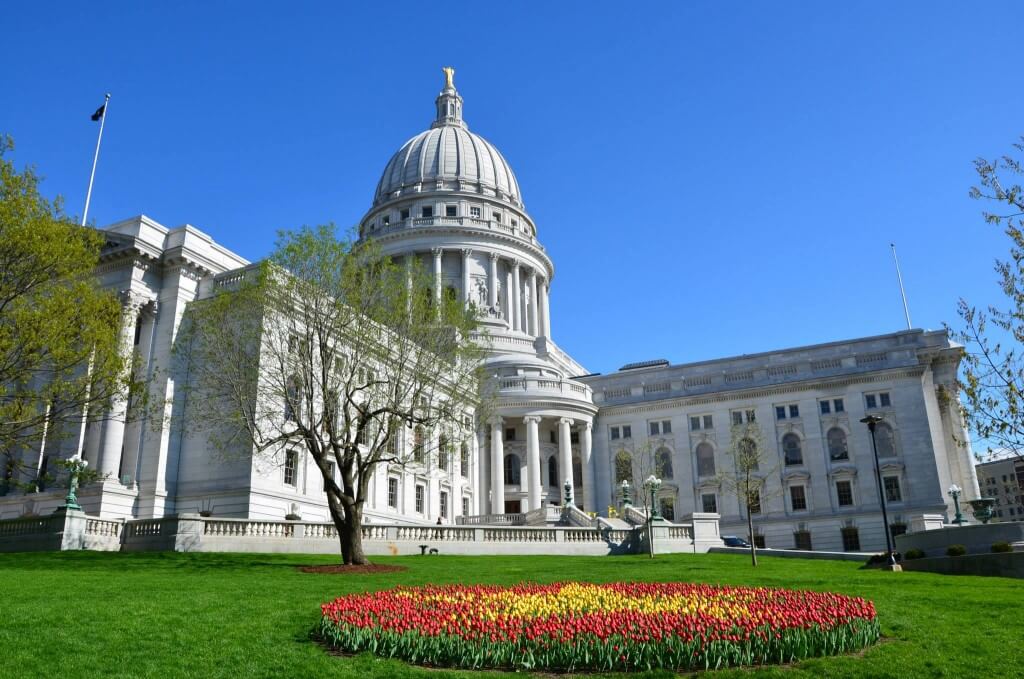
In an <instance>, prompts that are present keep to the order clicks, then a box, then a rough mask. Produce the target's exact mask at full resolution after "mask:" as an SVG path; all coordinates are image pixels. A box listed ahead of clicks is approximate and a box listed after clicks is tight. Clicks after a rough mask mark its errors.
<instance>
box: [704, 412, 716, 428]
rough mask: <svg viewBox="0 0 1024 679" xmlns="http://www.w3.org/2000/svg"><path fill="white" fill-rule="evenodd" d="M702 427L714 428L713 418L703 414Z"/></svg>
mask: <svg viewBox="0 0 1024 679" xmlns="http://www.w3.org/2000/svg"><path fill="white" fill-rule="evenodd" d="M704 428H705V429H714V428H715V425H714V423H713V420H712V419H711V416H710V415H705V416H704Z"/></svg>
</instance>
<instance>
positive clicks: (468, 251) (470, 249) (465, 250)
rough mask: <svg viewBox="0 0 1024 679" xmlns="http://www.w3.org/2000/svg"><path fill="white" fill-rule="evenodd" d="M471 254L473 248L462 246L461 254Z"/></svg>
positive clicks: (467, 255)
mask: <svg viewBox="0 0 1024 679" xmlns="http://www.w3.org/2000/svg"><path fill="white" fill-rule="evenodd" d="M472 255H473V248H462V256H463V257H470V256H472Z"/></svg>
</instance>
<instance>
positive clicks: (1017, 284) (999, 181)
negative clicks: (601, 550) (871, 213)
mask: <svg viewBox="0 0 1024 679" xmlns="http://www.w3.org/2000/svg"><path fill="white" fill-rule="evenodd" d="M1013 147H1014V149H1016V151H1017V152H1018V153H1019V152H1024V137H1022V138H1021V141H1020V142H1018V143H1016V144H1014V145H1013ZM974 169H975V171H976V172H977V174H978V184H977V186H973V187H972V188H971V191H970V196H971V198H974V199H975V200H981V201H985V202H986V203H987V204H990V205H992V207H991V208H988V207H986V209H985V210H984V211H983V213H982V214H983V216H984V219H985V222H986V223H988V224H991V225H994V226H999V227H1002V229H1003V232H1004V233H1005V234H1006V236H1007V237H1008V238H1009V239H1010V257H1009V259H1006V260H1002V259H999V260H996V266H995V271H996V273H997V274H998V278H999V287H1000V288H1001V290H1002V292H1003V295H1004V296H1005V297H1006V302H1005V304H1004V305H1003V306H996V305H990V306H988V307H987V308H985V309H979V308H978V307H975V306H972V305H971V304H970V303H969V302H967V301H966V300H964V299H961V300H960V301H959V303H958V305H957V313H958V314H959V316H960V318H961V320H962V321H963V328H962V329H961V330H959V331H955V332H953V333H952V334H953V337H954V338H955V339H956V340H958V341H959V342H961V343H962V344H963V345H964V353H963V377H962V378H961V379H960V380H959V381H958V384H957V387H958V389H959V391H960V395H961V396H962V399H961V401H962V403H963V405H962V412H963V415H964V419H965V420H966V422H967V424H968V425H969V426H970V427H971V428H972V429H974V431H976V432H977V433H978V435H979V436H981V438H983V439H985V440H987V441H988V442H989V443H990V444H994V445H995V447H997V448H1001V449H1003V450H1006V451H1009V452H1011V453H1013V454H1014V455H1016V456H1018V457H1021V456H1022V455H1024V354H1022V347H1021V342H1022V341H1024V231H1022V229H1024V189H1022V188H1021V184H1020V177H1021V176H1022V175H1024V167H1022V165H1021V161H1020V159H1018V158H1014V157H1013V156H1010V155H1004V156H1002V157H1000V158H997V159H996V160H992V161H989V160H985V159H984V158H978V159H977V160H975V161H974ZM950 397H951V395H950ZM990 451H991V449H990Z"/></svg>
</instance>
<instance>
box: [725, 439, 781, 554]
mask: <svg viewBox="0 0 1024 679" xmlns="http://www.w3.org/2000/svg"><path fill="white" fill-rule="evenodd" d="M726 454H727V455H729V457H731V458H732V460H733V470H732V471H722V472H720V473H719V474H718V475H717V479H718V483H719V484H720V485H721V487H722V488H723V489H724V490H726V491H727V492H729V493H732V494H733V495H735V496H736V498H737V499H738V500H739V501H740V506H742V507H743V509H744V511H746V514H747V534H748V537H749V540H750V561H751V563H752V564H753V565H754V566H757V546H756V545H755V544H754V514H760V513H761V509H762V506H763V504H764V502H765V501H766V500H768V499H769V498H770V497H773V496H774V495H776V494H778V493H779V492H781V490H779V491H771V490H770V489H768V487H767V484H766V483H765V481H766V479H767V478H768V477H769V476H771V475H772V474H774V473H775V472H777V471H778V469H779V464H778V461H777V458H776V461H775V464H772V458H770V457H769V456H768V450H767V447H766V446H765V442H764V437H763V436H762V435H761V428H760V427H758V426H757V423H756V422H746V423H743V424H734V425H733V426H732V428H731V429H730V432H729V447H728V449H727V450H726Z"/></svg>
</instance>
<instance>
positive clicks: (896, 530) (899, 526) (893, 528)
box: [889, 523, 907, 537]
mask: <svg viewBox="0 0 1024 679" xmlns="http://www.w3.org/2000/svg"><path fill="white" fill-rule="evenodd" d="M889 532H890V533H891V534H892V536H893V537H896V536H897V535H905V534H906V532H907V524H905V523H891V524H889Z"/></svg>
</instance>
